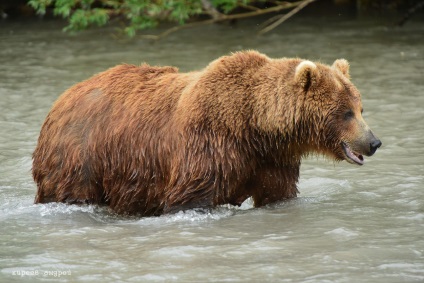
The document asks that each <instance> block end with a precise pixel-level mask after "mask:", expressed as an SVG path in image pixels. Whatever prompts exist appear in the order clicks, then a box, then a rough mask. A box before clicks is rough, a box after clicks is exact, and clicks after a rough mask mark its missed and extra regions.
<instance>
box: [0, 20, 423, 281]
mask: <svg viewBox="0 0 424 283" xmlns="http://www.w3.org/2000/svg"><path fill="white" fill-rule="evenodd" d="M255 28H256V26H255V24H254V23H250V24H248V25H239V26H236V27H233V28H229V27H227V26H219V25H218V26H206V27H201V28H197V29H191V30H185V31H181V32H179V33H177V34H174V35H172V36H170V37H169V38H167V39H165V40H163V41H161V42H159V43H156V44H151V43H149V42H146V41H141V40H133V41H128V40H115V39H113V38H112V37H111V36H110V33H111V32H112V31H113V30H112V29H111V30H102V31H99V30H96V31H89V32H86V33H84V34H81V35H79V36H76V37H72V36H68V35H64V34H62V33H61V32H60V28H58V27H57V23H48V22H37V21H34V22H26V23H11V22H0V223H1V224H0V225H1V226H0V245H1V248H0V282H33V281H35V280H41V281H50V282H57V281H60V282H90V281H91V282H100V281H103V282H143V281H144V282H162V281H166V282H173V281H175V282H206V281H212V282H216V281H230V282H264V281H266V282H423V281H424V177H423V175H424V141H423V136H424V123H423V121H424V22H415V23H414V22H410V23H408V24H407V25H406V26H405V27H404V28H402V29H397V28H386V27H384V26H381V25H374V24H371V23H369V22H363V21H362V22H361V21H356V20H346V21H342V20H341V19H335V20H325V19H315V20H304V19H302V18H297V19H293V20H291V21H290V22H287V23H286V24H285V25H284V26H282V27H280V28H279V29H278V30H277V31H276V32H274V33H272V34H269V35H266V36H262V37H256V36H254V35H252V31H253V30H254V29H255ZM241 49H257V50H259V51H261V52H263V53H266V54H267V55H269V56H271V57H294V56H299V57H303V58H308V59H311V60H321V61H323V62H325V63H329V64H331V63H332V62H333V61H334V59H336V58H340V57H344V58H346V59H348V60H349V61H350V63H351V74H352V78H353V82H354V83H355V84H356V86H357V87H358V88H359V89H360V91H361V92H362V95H363V102H364V108H365V113H364V117H365V119H366V120H367V122H368V124H369V125H370V126H371V127H372V128H373V130H374V132H375V133H376V134H377V135H378V136H379V137H380V138H381V139H382V141H383V147H382V148H381V149H380V150H379V151H377V153H376V155H375V156H373V157H372V158H369V159H367V162H366V165H365V166H362V167H357V166H353V165H350V164H347V163H345V162H344V163H340V164H336V165H334V164H333V163H332V162H327V161H325V160H322V159H311V160H306V161H304V163H303V167H302V170H301V179H300V191H301V194H300V197H299V198H298V199H296V200H293V201H290V202H286V203H280V204H276V205H273V206H271V207H266V208H261V209H253V208H251V205H250V204H249V203H246V204H244V205H243V206H242V208H241V209H234V208H227V207H222V208H218V209H216V210H213V211H211V212H210V213H199V212H195V211H188V212H186V213H178V214H175V215H168V216H162V217H157V218H142V219H140V218H138V219H125V218H119V217H116V216H113V215H111V214H109V213H108V212H107V211H106V210H105V209H100V208H97V207H92V206H88V207H77V206H66V205H62V204H47V205H33V199H34V195H35V191H36V187H35V184H34V183H33V181H32V178H31V174H30V169H31V154H32V151H33V150H34V147H35V144H36V140H37V137H38V133H39V130H40V127H41V124H42V122H43V120H44V118H45V116H46V115H47V113H48V111H49V109H50V107H51V105H52V103H53V102H54V101H55V99H56V98H57V97H58V95H59V94H60V93H62V92H63V91H64V90H65V89H66V88H68V87H70V86H71V85H73V84H74V83H76V82H78V81H80V80H83V79H85V78H87V77H89V76H91V75H92V74H94V73H97V72H100V71H102V70H104V69H106V68H108V67H111V66H114V65H116V64H119V63H122V62H126V63H133V64H139V63H141V62H144V61H146V62H149V63H151V64H160V65H175V66H178V67H179V68H180V69H181V70H183V71H187V70H192V69H200V68H202V67H204V66H205V65H206V64H207V63H208V62H209V61H211V60H213V59H215V58H217V57H219V56H221V55H224V54H227V53H229V52H231V51H237V50H241Z"/></svg>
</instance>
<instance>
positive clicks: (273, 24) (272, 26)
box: [258, 0, 316, 35]
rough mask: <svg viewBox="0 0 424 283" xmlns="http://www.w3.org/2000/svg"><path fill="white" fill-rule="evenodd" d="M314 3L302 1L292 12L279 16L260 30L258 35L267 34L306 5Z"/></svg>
mask: <svg viewBox="0 0 424 283" xmlns="http://www.w3.org/2000/svg"><path fill="white" fill-rule="evenodd" d="M314 1H316V0H305V1H302V3H300V4H299V5H297V7H296V8H294V9H293V10H291V11H290V12H288V13H287V14H285V15H283V16H281V17H280V18H279V19H278V20H276V21H275V22H273V23H272V24H270V25H269V26H267V27H266V28H263V29H262V30H260V31H259V33H258V34H259V35H261V34H264V33H267V32H269V31H271V30H273V29H274V28H276V27H277V26H279V25H280V24H282V23H283V22H285V21H287V20H288V19H289V18H290V17H292V16H293V15H294V14H296V13H297V12H299V11H300V10H302V9H303V8H305V7H306V6H307V5H309V4H311V3H312V2H314Z"/></svg>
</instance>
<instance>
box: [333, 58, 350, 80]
mask: <svg viewBox="0 0 424 283" xmlns="http://www.w3.org/2000/svg"><path fill="white" fill-rule="evenodd" d="M332 67H333V68H334V69H336V70H339V71H340V72H341V73H342V74H343V75H344V76H345V77H346V78H348V79H350V75H349V62H348V61H347V60H345V59H337V60H336V61H334V63H333V66H332Z"/></svg>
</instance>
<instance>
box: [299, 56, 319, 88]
mask: <svg viewBox="0 0 424 283" xmlns="http://www.w3.org/2000/svg"><path fill="white" fill-rule="evenodd" d="M294 76H295V80H296V82H298V83H299V84H300V85H301V86H302V87H303V89H305V90H308V89H309V88H310V87H311V85H312V84H313V83H315V82H317V81H318V78H319V71H318V67H317V65H315V64H314V63H313V62H311V61H308V60H305V61H302V62H301V63H300V64H299V65H297V67H296V72H295V75H294Z"/></svg>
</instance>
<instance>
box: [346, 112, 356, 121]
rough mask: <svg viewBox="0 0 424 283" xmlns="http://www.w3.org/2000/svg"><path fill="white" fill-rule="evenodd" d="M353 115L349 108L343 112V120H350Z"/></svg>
mask: <svg viewBox="0 0 424 283" xmlns="http://www.w3.org/2000/svg"><path fill="white" fill-rule="evenodd" d="M353 117H355V114H354V113H353V111H352V110H349V111H347V112H345V114H344V119H345V120H350V119H352V118H353Z"/></svg>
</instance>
